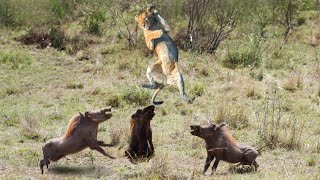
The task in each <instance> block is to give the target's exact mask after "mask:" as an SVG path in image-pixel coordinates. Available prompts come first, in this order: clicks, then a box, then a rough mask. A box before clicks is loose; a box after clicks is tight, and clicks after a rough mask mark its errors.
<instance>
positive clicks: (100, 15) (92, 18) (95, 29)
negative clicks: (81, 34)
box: [85, 10, 106, 35]
mask: <svg viewBox="0 0 320 180" xmlns="http://www.w3.org/2000/svg"><path fill="white" fill-rule="evenodd" d="M105 20H106V13H105V12H104V11H102V10H98V11H93V12H90V13H89V15H88V17H87V18H86V22H85V28H86V29H87V30H88V31H89V32H90V33H92V34H94V35H101V33H102V28H101V24H102V23H103V22H105Z"/></svg>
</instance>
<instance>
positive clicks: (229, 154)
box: [190, 124, 259, 174]
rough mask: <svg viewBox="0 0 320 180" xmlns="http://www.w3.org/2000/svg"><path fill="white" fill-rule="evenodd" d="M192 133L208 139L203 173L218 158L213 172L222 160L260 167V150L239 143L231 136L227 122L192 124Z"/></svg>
mask: <svg viewBox="0 0 320 180" xmlns="http://www.w3.org/2000/svg"><path fill="white" fill-rule="evenodd" d="M190 128H191V134H192V135H194V136H198V137H200V138H202V139H204V140H205V141H206V149H207V159H206V163H205V166H204V170H203V174H204V173H205V172H206V171H207V169H208V167H209V166H210V163H211V161H212V160H213V159H214V158H216V160H215V162H214V164H213V166H212V174H213V173H214V172H215V171H216V170H217V167H218V164H219V161H220V160H223V161H226V162H229V163H239V165H240V164H242V165H250V166H252V165H253V166H254V168H255V170H257V168H258V167H259V165H258V163H257V162H256V160H255V159H256V158H257V156H258V155H259V152H258V151H257V150H255V149H254V148H253V147H251V146H248V145H243V144H239V143H237V142H236V140H235V139H234V138H233V137H232V136H231V134H230V133H229V131H228V130H227V128H226V125H225V124H220V125H206V126H200V125H191V126H190Z"/></svg>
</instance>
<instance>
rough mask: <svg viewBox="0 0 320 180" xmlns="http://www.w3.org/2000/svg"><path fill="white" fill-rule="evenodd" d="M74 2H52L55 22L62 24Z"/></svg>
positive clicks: (51, 7)
mask: <svg viewBox="0 0 320 180" xmlns="http://www.w3.org/2000/svg"><path fill="white" fill-rule="evenodd" d="M71 3H73V2H72V1H66V0H50V10H51V12H52V14H53V16H54V19H55V20H58V21H59V22H62V21H64V20H65V18H66V16H67V14H68V13H70V11H71Z"/></svg>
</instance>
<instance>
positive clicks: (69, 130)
mask: <svg viewBox="0 0 320 180" xmlns="http://www.w3.org/2000/svg"><path fill="white" fill-rule="evenodd" d="M79 123H80V115H74V116H73V117H72V118H71V119H70V121H69V124H68V128H67V131H66V132H65V134H64V136H63V138H64V139H66V138H68V137H70V136H71V134H72V133H73V132H74V131H75V129H76V128H77V126H78V125H79Z"/></svg>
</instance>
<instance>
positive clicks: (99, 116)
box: [80, 106, 112, 123]
mask: <svg viewBox="0 0 320 180" xmlns="http://www.w3.org/2000/svg"><path fill="white" fill-rule="evenodd" d="M80 116H81V118H86V119H90V120H91V121H93V122H96V123H102V122H104V121H106V120H107V119H110V118H111V117H112V112H111V107H110V106H109V107H106V108H103V109H100V110H94V111H86V112H85V113H84V114H82V113H81V112H80Z"/></svg>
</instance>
